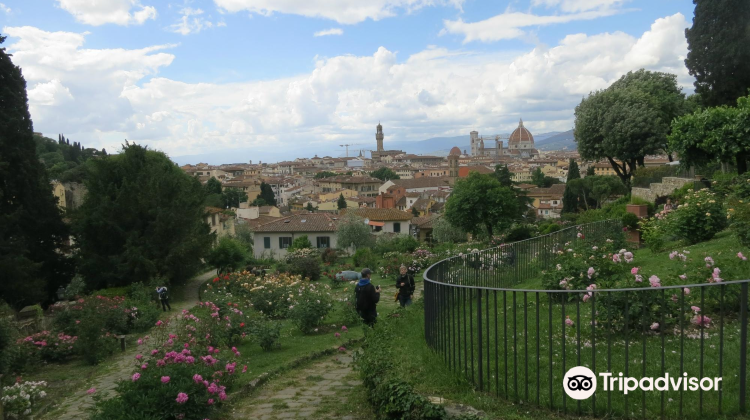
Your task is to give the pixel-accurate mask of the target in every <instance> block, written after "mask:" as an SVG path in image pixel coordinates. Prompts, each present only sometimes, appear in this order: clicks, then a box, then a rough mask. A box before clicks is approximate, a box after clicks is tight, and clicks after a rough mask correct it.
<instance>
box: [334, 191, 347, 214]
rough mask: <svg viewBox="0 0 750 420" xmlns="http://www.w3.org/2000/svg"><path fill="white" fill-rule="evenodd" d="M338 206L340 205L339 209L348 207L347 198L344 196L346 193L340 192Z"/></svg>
mask: <svg viewBox="0 0 750 420" xmlns="http://www.w3.org/2000/svg"><path fill="white" fill-rule="evenodd" d="M336 207H338V209H339V210H341V209H345V208H346V199H345V198H344V194H339V200H338V201H337V202H336Z"/></svg>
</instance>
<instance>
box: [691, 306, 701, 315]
mask: <svg viewBox="0 0 750 420" xmlns="http://www.w3.org/2000/svg"><path fill="white" fill-rule="evenodd" d="M690 309H692V310H693V312H695V313H696V314H697V313H698V312H700V311H701V308H699V307H697V306H691V307H690Z"/></svg>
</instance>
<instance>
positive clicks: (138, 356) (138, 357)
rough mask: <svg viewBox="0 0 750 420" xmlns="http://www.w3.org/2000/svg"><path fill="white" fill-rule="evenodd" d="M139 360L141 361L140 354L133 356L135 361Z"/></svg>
mask: <svg viewBox="0 0 750 420" xmlns="http://www.w3.org/2000/svg"><path fill="white" fill-rule="evenodd" d="M141 359H143V355H142V354H136V355H135V360H141Z"/></svg>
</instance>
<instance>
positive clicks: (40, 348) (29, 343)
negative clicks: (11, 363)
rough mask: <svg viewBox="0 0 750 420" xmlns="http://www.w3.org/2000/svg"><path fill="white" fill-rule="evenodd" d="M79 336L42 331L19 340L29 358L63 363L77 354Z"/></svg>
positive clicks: (18, 342)
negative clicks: (76, 345)
mask: <svg viewBox="0 0 750 420" xmlns="http://www.w3.org/2000/svg"><path fill="white" fill-rule="evenodd" d="M76 341H78V337H77V336H70V335H67V334H65V333H64V332H51V331H42V332H38V333H36V334H32V335H30V336H28V337H25V338H21V339H18V341H17V344H19V345H20V346H21V348H22V349H23V350H24V352H25V354H26V356H27V357H30V358H35V357H37V356H38V357H40V358H41V359H42V360H45V361H48V362H59V361H63V360H65V359H67V358H69V357H70V356H72V355H73V354H74V353H75V350H76V349H75V344H76Z"/></svg>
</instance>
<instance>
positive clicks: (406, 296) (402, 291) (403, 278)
mask: <svg viewBox="0 0 750 420" xmlns="http://www.w3.org/2000/svg"><path fill="white" fill-rule="evenodd" d="M396 288H397V289H398V303H400V304H401V307H402V308H403V307H405V306H409V305H411V298H412V296H414V289H416V286H415V285H414V276H412V275H411V274H409V272H408V271H407V269H406V266H404V265H402V266H401V270H400V274H399V276H398V277H396Z"/></svg>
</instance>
